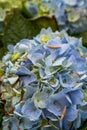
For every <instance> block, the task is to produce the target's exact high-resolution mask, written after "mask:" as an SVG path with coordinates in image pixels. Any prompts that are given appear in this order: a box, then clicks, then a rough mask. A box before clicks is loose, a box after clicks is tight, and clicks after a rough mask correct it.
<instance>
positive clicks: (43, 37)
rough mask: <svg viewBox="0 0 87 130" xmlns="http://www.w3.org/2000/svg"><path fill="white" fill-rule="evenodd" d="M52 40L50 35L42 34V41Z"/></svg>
mask: <svg viewBox="0 0 87 130" xmlns="http://www.w3.org/2000/svg"><path fill="white" fill-rule="evenodd" d="M49 40H50V37H49V36H42V37H41V42H48V41H49Z"/></svg>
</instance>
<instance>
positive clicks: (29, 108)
mask: <svg viewBox="0 0 87 130" xmlns="http://www.w3.org/2000/svg"><path fill="white" fill-rule="evenodd" d="M21 112H22V114H23V115H25V116H26V117H28V118H29V119H30V121H36V120H38V119H39V117H40V115H41V110H39V109H38V108H36V107H35V105H34V103H33V102H32V101H29V100H27V101H26V102H25V104H24V105H23V107H22V109H21Z"/></svg>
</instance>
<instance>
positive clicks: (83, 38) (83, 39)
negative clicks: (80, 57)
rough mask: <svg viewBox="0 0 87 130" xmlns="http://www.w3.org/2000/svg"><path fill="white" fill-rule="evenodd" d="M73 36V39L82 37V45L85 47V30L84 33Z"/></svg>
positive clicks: (86, 35)
mask: <svg viewBox="0 0 87 130" xmlns="http://www.w3.org/2000/svg"><path fill="white" fill-rule="evenodd" d="M74 36H75V37H78V38H80V37H82V42H83V45H84V46H85V47H87V30H86V31H85V32H83V33H80V34H75V35H74Z"/></svg>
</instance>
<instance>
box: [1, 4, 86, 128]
mask: <svg viewBox="0 0 87 130" xmlns="http://www.w3.org/2000/svg"><path fill="white" fill-rule="evenodd" d="M73 4H74V3H73ZM86 56H87V49H86V48H85V47H83V46H82V44H81V39H77V38H75V37H70V36H68V34H67V33H66V32H65V31H61V32H57V31H56V32H52V30H51V28H48V29H42V30H41V32H40V34H38V35H37V36H36V37H34V38H33V39H29V40H28V39H23V40H21V41H19V42H18V43H17V44H16V45H15V46H13V45H9V46H8V53H7V54H6V55H5V56H4V57H3V58H2V63H0V66H1V68H0V82H1V88H0V93H1V99H2V101H5V104H4V105H5V111H6V115H5V116H4V117H3V130H5V129H6V130H13V129H15V130H18V129H20V130H31V129H32V130H38V129H41V130H44V129H46V130H49V129H52V130H58V129H63V130H66V129H67V130H70V129H77V128H78V127H80V126H81V125H82V123H83V121H84V120H86V119H87V102H86V100H85V96H84V93H86V91H87V88H86V87H87V86H86V81H87V67H86V66H87V59H86ZM84 114H85V116H84ZM78 119H79V120H78ZM71 124H72V125H71Z"/></svg>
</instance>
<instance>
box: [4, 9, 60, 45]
mask: <svg viewBox="0 0 87 130" xmlns="http://www.w3.org/2000/svg"><path fill="white" fill-rule="evenodd" d="M11 15H12V17H11V18H10V20H9V22H7V25H6V27H5V33H4V37H3V43H4V45H5V46H7V45H8V44H16V43H17V42H19V41H20V40H21V39H23V38H29V39H31V38H33V37H34V36H36V35H37V34H38V33H39V32H40V30H41V29H42V28H48V27H51V28H52V30H53V31H56V30H57V29H58V25H57V23H56V20H55V19H54V18H53V17H46V16H43V17H38V18H36V19H26V18H25V17H24V16H23V15H22V14H21V12H20V11H19V10H18V9H16V10H14V12H13V13H12V14H11Z"/></svg>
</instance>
